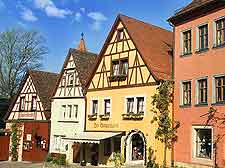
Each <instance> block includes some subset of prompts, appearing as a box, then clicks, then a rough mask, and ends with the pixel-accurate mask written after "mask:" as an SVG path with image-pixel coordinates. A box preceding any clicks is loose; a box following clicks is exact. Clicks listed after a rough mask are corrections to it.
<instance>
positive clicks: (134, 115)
mask: <svg viewBox="0 0 225 168" xmlns="http://www.w3.org/2000/svg"><path fill="white" fill-rule="evenodd" d="M122 117H123V119H124V120H142V119H143V118H144V113H126V114H122Z"/></svg>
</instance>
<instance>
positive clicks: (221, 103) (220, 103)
mask: <svg viewBox="0 0 225 168" xmlns="http://www.w3.org/2000/svg"><path fill="white" fill-rule="evenodd" d="M212 105H213V106H224V105H225V101H222V102H216V103H212Z"/></svg>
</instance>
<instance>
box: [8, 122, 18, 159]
mask: <svg viewBox="0 0 225 168" xmlns="http://www.w3.org/2000/svg"><path fill="white" fill-rule="evenodd" d="M11 131H12V133H11V151H10V155H11V156H12V160H13V161H17V160H18V146H19V135H18V132H19V124H18V122H17V121H16V120H15V121H13V123H12V125H11Z"/></svg>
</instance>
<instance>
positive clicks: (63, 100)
mask: <svg viewBox="0 0 225 168" xmlns="http://www.w3.org/2000/svg"><path fill="white" fill-rule="evenodd" d="M96 56H97V55H96V54H93V53H90V52H88V51H87V50H86V47H85V42H84V39H83V37H82V38H81V41H80V44H79V46H78V48H77V49H69V52H68V55H67V57H66V59H65V62H64V64H63V67H62V70H61V73H60V77H59V79H58V82H57V84H56V87H55V90H54V92H53V95H52V110H51V113H52V117H51V138H50V139H51V142H50V143H51V145H50V153H52V154H59V153H60V154H66V159H67V161H68V162H69V163H73V162H80V160H81V158H82V155H83V154H82V152H81V151H82V150H81V148H82V147H81V146H80V145H78V144H74V142H73V141H72V140H71V139H70V138H71V137H73V136H75V135H76V134H77V133H80V132H83V131H84V128H85V90H86V89H85V86H86V84H87V82H88V77H89V76H90V72H91V71H92V69H93V67H94V64H95V59H96Z"/></svg>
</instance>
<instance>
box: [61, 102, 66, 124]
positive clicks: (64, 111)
mask: <svg viewBox="0 0 225 168" xmlns="http://www.w3.org/2000/svg"><path fill="white" fill-rule="evenodd" d="M61 113H62V119H63V120H66V119H67V111H66V105H64V104H63V105H61ZM64 113H65V116H64Z"/></svg>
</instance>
